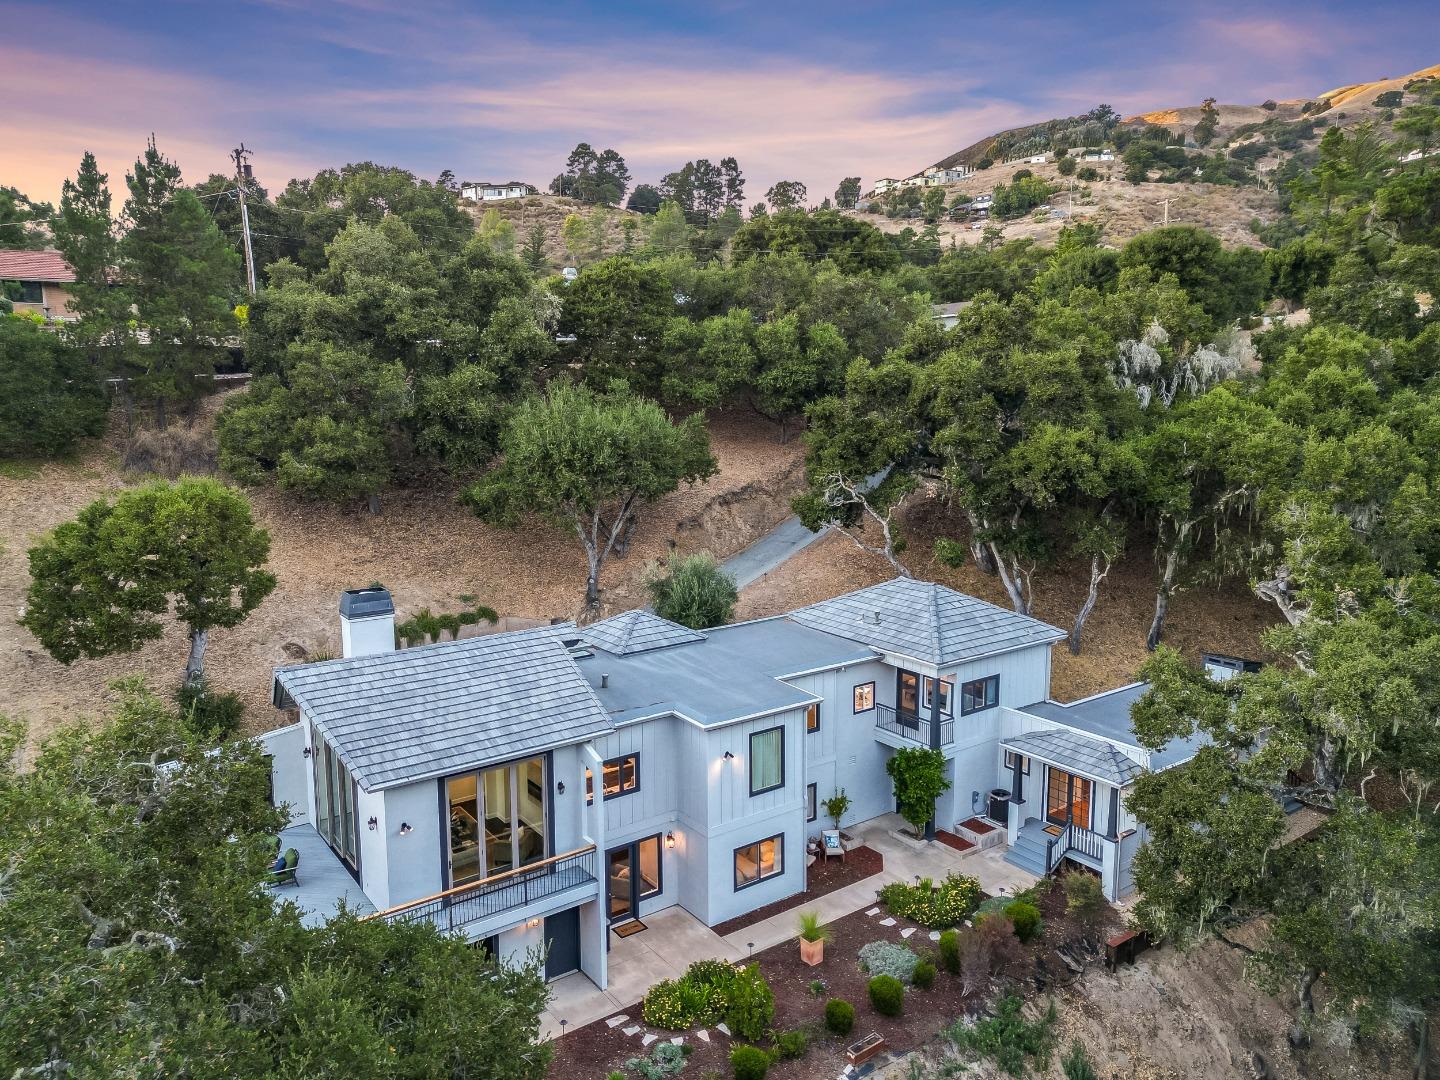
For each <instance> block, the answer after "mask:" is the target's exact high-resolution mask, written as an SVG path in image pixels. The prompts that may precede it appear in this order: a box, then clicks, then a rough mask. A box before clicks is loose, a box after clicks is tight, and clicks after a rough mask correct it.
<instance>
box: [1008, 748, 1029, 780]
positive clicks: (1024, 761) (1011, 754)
mask: <svg viewBox="0 0 1440 1080" xmlns="http://www.w3.org/2000/svg"><path fill="white" fill-rule="evenodd" d="M1015 757H1016V754H1015V751H1014V750H1006V751H1005V768H1006V770H1007V771H1009V770H1013V769H1014V768H1015ZM1019 757H1020V775H1021V776H1029V775H1030V759H1029V758H1028V757H1026V756H1025V755H1024V754H1021V755H1019Z"/></svg>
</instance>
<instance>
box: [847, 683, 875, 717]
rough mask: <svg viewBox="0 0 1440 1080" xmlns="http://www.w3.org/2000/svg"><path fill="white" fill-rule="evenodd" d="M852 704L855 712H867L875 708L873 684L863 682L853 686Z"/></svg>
mask: <svg viewBox="0 0 1440 1080" xmlns="http://www.w3.org/2000/svg"><path fill="white" fill-rule="evenodd" d="M852 704H853V705H854V709H855V711H856V712H857V713H862V712H869V711H870V710H871V709H873V708H875V684H874V683H873V682H863V683H861V684H860V685H859V686H857V687H855V690H854V694H853V701H852Z"/></svg>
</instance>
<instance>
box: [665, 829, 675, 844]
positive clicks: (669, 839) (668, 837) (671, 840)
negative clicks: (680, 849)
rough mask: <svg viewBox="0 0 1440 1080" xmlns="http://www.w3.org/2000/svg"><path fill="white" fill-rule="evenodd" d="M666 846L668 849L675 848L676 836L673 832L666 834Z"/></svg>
mask: <svg viewBox="0 0 1440 1080" xmlns="http://www.w3.org/2000/svg"><path fill="white" fill-rule="evenodd" d="M665 846H666V847H667V848H673V847H674V846H675V834H674V833H673V832H667V833H666V834H665Z"/></svg>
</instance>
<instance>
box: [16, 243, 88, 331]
mask: <svg viewBox="0 0 1440 1080" xmlns="http://www.w3.org/2000/svg"><path fill="white" fill-rule="evenodd" d="M74 281H75V271H74V270H72V269H70V264H69V263H67V262H66V261H65V256H63V255H61V254H60V252H58V251H51V250H44V251H26V250H19V249H14V248H5V249H0V282H14V283H15V286H18V287H12V288H10V289H9V290H7V292H6V295H7V296H9V297H10V299H11V303H12V304H13V306H14V309H15V311H17V312H19V313H21V314H24V313H27V312H29V313H33V314H36V315H43V316H45V318H47V319H73V318H75V315H74V314H73V313H72V312H71V310H70V303H71V294H70V290H69V289H68V288H67V286H68V285H71V284H73V283H74Z"/></svg>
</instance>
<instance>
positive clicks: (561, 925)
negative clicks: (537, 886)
mask: <svg viewBox="0 0 1440 1080" xmlns="http://www.w3.org/2000/svg"><path fill="white" fill-rule="evenodd" d="M545 948H546V950H547V951H546V953H545V978H546V979H558V978H559V977H560V976H561V975H568V974H570V972H572V971H578V970H579V969H580V909H579V908H578V907H572V908H567V909H565V910H564V911H561V912H558V913H556V914H554V915H547V916H546V917H545Z"/></svg>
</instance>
